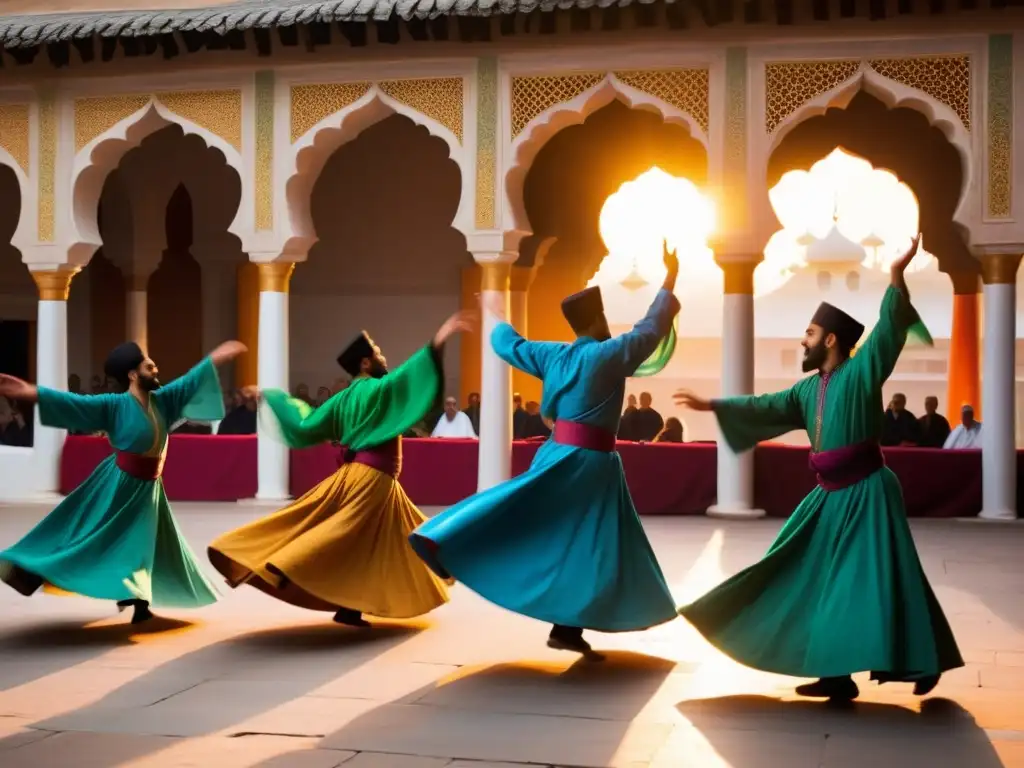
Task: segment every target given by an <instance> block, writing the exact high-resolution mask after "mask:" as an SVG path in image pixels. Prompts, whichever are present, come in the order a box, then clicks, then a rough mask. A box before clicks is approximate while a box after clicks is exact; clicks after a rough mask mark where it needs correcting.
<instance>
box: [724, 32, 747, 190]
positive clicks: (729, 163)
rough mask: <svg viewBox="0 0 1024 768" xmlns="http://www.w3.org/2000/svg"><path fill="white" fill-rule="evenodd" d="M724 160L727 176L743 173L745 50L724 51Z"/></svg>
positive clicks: (745, 105) (744, 161)
mask: <svg viewBox="0 0 1024 768" xmlns="http://www.w3.org/2000/svg"><path fill="white" fill-rule="evenodd" d="M725 163H726V174H727V176H732V175H734V174H735V175H738V176H739V177H740V178H742V177H744V176H745V175H746V165H747V50H746V49H745V48H727V49H726V51H725Z"/></svg>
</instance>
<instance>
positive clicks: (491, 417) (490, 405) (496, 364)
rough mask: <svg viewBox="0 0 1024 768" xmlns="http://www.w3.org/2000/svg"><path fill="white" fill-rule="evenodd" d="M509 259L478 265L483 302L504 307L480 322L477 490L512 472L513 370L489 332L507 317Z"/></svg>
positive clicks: (487, 304)
mask: <svg viewBox="0 0 1024 768" xmlns="http://www.w3.org/2000/svg"><path fill="white" fill-rule="evenodd" d="M509 271H510V270H509V262H508V261H494V262H488V263H482V264H481V265H480V273H481V274H480V294H481V298H482V301H483V305H484V306H485V307H486V306H489V303H490V302H495V303H496V304H498V305H500V306H501V307H503V309H504V312H503V316H501V317H498V316H495V315H493V314H491V313H490V312H484V313H483V317H482V318H481V326H480V343H481V350H480V361H481V362H480V453H479V466H478V470H477V490H480V491H486V490H487V489H488V488H492V487H493V486H495V485H498V484H499V483H502V482H504V481H505V480H508V479H509V477H511V475H512V371H511V370H510V369H509V366H508V364H507V363H506V362H505V361H503V360H502V359H501V358H499V357H498V356H497V355H496V354H494V349H493V348H492V347H491V333H492V332H493V331H494V328H495V326H497V325H498V324H499V323H501V322H503V321H504V320H505V319H506V318H508V317H510V315H511V310H510V308H509Z"/></svg>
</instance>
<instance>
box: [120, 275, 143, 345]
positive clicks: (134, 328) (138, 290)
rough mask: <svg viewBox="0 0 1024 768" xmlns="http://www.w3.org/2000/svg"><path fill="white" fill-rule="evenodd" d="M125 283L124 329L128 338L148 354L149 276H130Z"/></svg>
mask: <svg viewBox="0 0 1024 768" xmlns="http://www.w3.org/2000/svg"><path fill="white" fill-rule="evenodd" d="M125 282H126V283H127V284H128V290H127V291H126V292H125V313H126V317H125V329H126V330H127V333H128V338H129V339H130V340H131V341H134V342H135V343H136V344H138V345H139V346H140V347H141V348H142V351H143V352H145V353H146V354H149V322H148V321H149V315H148V312H149V309H148V306H149V305H148V302H147V296H146V285H147V283H148V282H149V275H131V276H129V277H128V278H127V279H126V280H125Z"/></svg>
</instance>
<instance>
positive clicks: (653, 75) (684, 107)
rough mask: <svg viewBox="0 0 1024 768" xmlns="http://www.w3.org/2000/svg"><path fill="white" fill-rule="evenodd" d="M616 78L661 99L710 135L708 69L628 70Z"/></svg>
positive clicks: (619, 73) (617, 73)
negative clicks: (683, 113) (684, 114)
mask: <svg viewBox="0 0 1024 768" xmlns="http://www.w3.org/2000/svg"><path fill="white" fill-rule="evenodd" d="M614 74H615V77H616V78H618V79H619V81H620V82H622V83H624V84H626V85H628V86H629V87H630V88H636V89H637V90H638V91H642V92H643V93H646V94H648V95H650V96H654V97H655V98H657V99H661V100H662V101H664V102H665V103H666V104H670V105H671V106H673V107H675V108H676V109H678V110H679V111H681V112H685V113H686V114H688V115H689V116H690V117H692V118H693V119H694V120H695V121H696V123H697V125H699V126H700V127H701V128H702V129H703V130H704V132H705V133H707V132H708V124H709V112H710V108H709V107H708V92H709V90H710V84H709V73H708V70H706V69H663V70H639V69H636V70H628V71H623V72H615V73H614Z"/></svg>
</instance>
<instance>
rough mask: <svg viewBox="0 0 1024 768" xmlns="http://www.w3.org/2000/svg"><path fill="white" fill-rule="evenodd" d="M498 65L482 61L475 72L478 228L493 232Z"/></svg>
mask: <svg viewBox="0 0 1024 768" xmlns="http://www.w3.org/2000/svg"><path fill="white" fill-rule="evenodd" d="M497 147H498V62H497V60H496V59H494V58H486V59H480V60H479V61H478V62H477V71H476V206H475V213H476V219H475V220H476V227H477V229H494V224H495V221H496V220H497V215H496V214H497V212H496V210H495V209H496V206H495V201H494V197H495V188H496V186H497V185H496V183H495V182H496V178H497V172H496V167H495V166H496V165H497V160H498V154H497Z"/></svg>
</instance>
